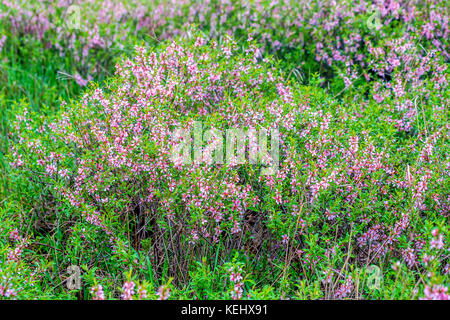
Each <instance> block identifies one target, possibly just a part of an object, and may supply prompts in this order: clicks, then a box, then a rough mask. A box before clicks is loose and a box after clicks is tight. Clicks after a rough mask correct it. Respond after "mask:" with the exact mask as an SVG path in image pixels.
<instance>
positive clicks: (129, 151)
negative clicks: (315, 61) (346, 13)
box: [3, 30, 449, 299]
mask: <svg viewBox="0 0 450 320" xmlns="http://www.w3.org/2000/svg"><path fill="white" fill-rule="evenodd" d="M188 34H189V35H190V36H185V37H183V38H179V39H177V40H173V41H168V42H167V43H164V44H162V45H161V46H160V47H159V48H157V49H148V48H146V47H136V52H135V54H134V56H133V57H132V58H128V59H127V58H125V59H123V60H122V61H121V62H120V63H118V64H117V66H116V71H115V75H114V77H111V78H109V79H108V80H107V82H106V83H105V85H104V86H103V87H100V86H98V85H96V84H92V85H91V86H90V88H89V89H87V90H86V92H85V93H84V95H83V96H82V97H80V99H78V100H74V101H71V102H67V103H66V102H64V103H62V105H61V107H60V108H61V110H60V112H58V113H57V114H54V115H49V116H44V115H42V114H39V113H35V112H33V111H31V110H29V108H27V106H26V105H21V106H19V107H18V109H17V110H15V114H16V120H15V121H14V122H13V123H12V128H13V130H12V133H11V134H10V145H11V148H10V154H9V165H10V168H11V177H10V181H11V184H13V185H11V188H12V189H13V190H14V192H13V193H12V195H11V198H10V199H7V201H6V202H5V204H3V207H4V208H3V211H4V212H5V214H6V212H8V213H9V214H12V215H14V216H16V217H17V218H16V219H15V220H16V222H15V223H16V224H17V225H18V227H17V231H15V232H16V233H14V234H16V236H14V238H17V239H16V240H14V241H12V242H8V244H4V246H5V249H4V250H5V252H7V257H8V258H7V259H6V260H5V261H4V262H3V263H5V264H6V265H7V266H8V265H10V264H12V263H15V262H14V261H21V263H23V264H25V265H28V266H29V268H30V269H33V268H38V265H39V264H36V263H35V262H33V259H32V257H33V252H34V253H38V252H39V253H42V252H47V253H50V252H53V253H52V254H53V255H52V260H51V264H53V265H55V266H57V267H53V268H50V267H49V266H46V265H45V264H44V266H42V262H41V264H40V266H41V268H43V269H44V270H46V277H48V279H55V278H59V277H61V276H62V274H64V273H65V269H66V268H67V266H69V265H78V266H82V267H83V289H82V290H81V291H79V292H78V293H77V294H78V295H79V297H83V298H95V299H103V298H122V299H136V298H161V299H163V298H164V299H165V298H170V297H172V298H177V297H178V298H200V299H207V298H212V297H215V298H235V299H240V298H338V299H343V298H362V297H363V298H405V297H407V298H419V297H425V298H435V297H439V298H446V297H448V296H447V293H446V292H447V287H448V279H449V278H448V272H449V271H448V257H447V255H448V240H449V239H448V226H447V219H448V212H449V211H448V207H449V204H448V202H449V198H448V194H449V190H448V186H449V183H448V170H449V165H448V163H449V162H448V131H447V130H448V125H447V124H446V123H445V121H443V119H446V111H445V108H444V109H436V110H435V112H434V114H433V117H434V118H432V119H431V118H429V116H431V113H428V112H427V114H428V115H429V116H428V117H427V116H424V117H421V118H420V117H416V118H415V123H416V124H415V125H416V126H417V130H420V133H418V134H409V135H408V134H407V135H405V134H403V133H402V130H401V129H402V128H405V127H404V126H399V122H398V121H379V119H385V118H384V117H385V116H386V110H385V109H384V108H379V107H378V104H377V102H376V101H373V100H369V101H366V102H364V105H363V106H364V107H361V105H360V104H358V103H350V102H343V101H342V100H338V99H336V98H335V97H333V96H331V95H329V94H327V93H326V92H325V91H324V90H323V89H320V88H319V87H318V86H302V85H300V84H298V83H295V82H292V83H291V82H289V81H286V80H285V79H286V76H285V74H284V73H283V72H282V71H279V70H280V68H278V67H279V65H278V63H277V62H276V61H275V60H273V59H272V58H270V57H263V55H262V53H261V49H260V48H259V47H258V46H257V45H256V43H255V42H254V41H252V40H250V41H249V42H248V43H247V44H246V49H245V50H239V48H238V46H237V44H236V42H235V41H234V40H233V38H231V37H225V38H224V40H223V41H221V42H217V41H216V40H208V38H206V37H204V36H203V35H202V34H200V33H198V32H196V31H195V30H194V31H191V32H190V33H188ZM436 68H439V66H437V67H436ZM430 74H431V72H430ZM413 79H414V78H413ZM421 79H422V78H420V76H418V78H417V81H421ZM314 81H317V82H319V81H320V80H319V79H318V78H316V80H313V82H312V83H313V84H314ZM398 111H399V112H403V109H400V110H398ZM400 114H402V113H400ZM430 119H431V120H430ZM427 120H428V121H427ZM430 121H431V123H432V125H431V124H430ZM402 125H403V124H402ZM406 125H407V123H406ZM198 126H201V129H202V131H201V132H202V133H203V132H221V133H224V132H226V130H227V129H237V130H242V131H243V132H246V133H248V132H249V131H250V129H257V130H259V131H261V130H263V129H265V130H267V131H268V132H274V130H276V131H277V132H278V135H279V159H278V160H279V167H278V168H277V170H272V171H269V172H267V170H266V169H267V168H266V167H267V163H268V162H267V161H260V162H258V163H249V161H244V162H243V163H242V162H240V161H237V160H236V159H232V161H231V162H226V163H217V162H211V157H210V156H208V155H212V154H213V153H212V152H215V153H214V155H217V153H218V151H217V149H215V148H216V147H217V146H218V145H219V146H220V144H217V143H216V142H217V140H216V138H213V135H211V134H209V135H208V134H206V133H205V134H204V136H203V137H202V138H203V139H201V140H202V141H203V142H202V143H203V144H202V145H201V146H200V151H201V153H200V157H199V158H196V150H194V155H193V156H194V157H193V158H192V159H190V160H191V161H188V162H190V163H186V162H183V161H177V159H178V160H179V158H177V157H175V158H174V157H173V155H174V154H173V150H174V148H175V147H176V146H177V143H178V140H177V136H176V135H174V132H176V130H177V128H183V129H184V130H185V131H187V132H190V133H192V132H195V129H196V128H198ZM406 128H407V129H409V127H406ZM420 128H423V131H422V130H421V129H420ZM399 129H400V130H399ZM399 131H400V132H399ZM406 131H410V130H406ZM188 138H189V141H190V140H192V141H194V140H196V139H198V137H196V136H195V133H194V134H193V135H192V134H189V136H188ZM250 140H251V135H250V134H247V135H245V136H244V138H243V139H242V141H241V142H243V143H242V148H243V154H245V155H247V156H248V155H249V154H251V151H252V150H251V146H252V144H251V143H250V142H251V141H250ZM274 141H275V138H274V136H272V137H271V139H270V141H267V142H269V143H268V144H267V146H266V147H267V148H264V147H263V150H259V151H261V153H263V152H262V151H264V149H267V150H270V148H271V146H272V145H274V143H275V142H274ZM226 143H229V141H228V140H227V141H226ZM211 146H213V147H214V148H213V149H211ZM259 147H260V148H261V146H259ZM212 150H213V151H212ZM214 150H215V151H214ZM197 151H198V150H197ZM267 153H270V152H267ZM261 158H267V159H268V161H269V163H273V162H274V161H275V159H274V158H273V155H272V154H270V155H269V154H267V156H265V155H263V156H262V157H261ZM267 159H266V160H267ZM260 160H261V159H260ZM267 173H268V174H267ZM27 212H29V213H27ZM26 240H28V241H30V245H28V246H26V245H25V242H24V241H26ZM54 247H56V248H58V249H59V250H62V253H60V252H59V251H58V250H56V249H53V250H52V248H54ZM19 253H20V254H19ZM369 265H378V266H379V267H380V268H381V270H382V276H383V279H384V281H383V284H382V286H381V287H379V288H377V289H376V290H373V288H371V287H368V286H365V285H364V284H365V280H366V279H365V276H366V272H365V270H366V268H367V267H368V266H369ZM205 273H207V274H211V277H210V278H208V277H205V276H204V275H205ZM53 281H54V280H53ZM43 282H44V281H43ZM274 283H277V284H278V285H277V286H275V287H274V285H273V284H274ZM190 284H193V286H194V287H195V288H196V290H194V291H192V289H190V288H192V287H191V286H190ZM194 284H195V285H194ZM423 284H425V285H423ZM405 288H406V289H405ZM17 290H18V291H20V288H19V289H17ZM22 290H25V289H23V288H22ZM58 290H60V291H58V292H59V294H63V295H65V294H67V293H66V291H65V290H64V289H63V288H60V289H58ZM3 296H4V297H7V296H6V295H3Z"/></svg>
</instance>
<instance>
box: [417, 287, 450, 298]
mask: <svg viewBox="0 0 450 320" xmlns="http://www.w3.org/2000/svg"><path fill="white" fill-rule="evenodd" d="M447 292H448V288H447V287H445V286H443V285H440V284H434V285H431V286H429V285H425V289H424V292H423V293H424V295H425V296H424V297H422V298H420V299H421V300H450V295H449V294H448V293H447Z"/></svg>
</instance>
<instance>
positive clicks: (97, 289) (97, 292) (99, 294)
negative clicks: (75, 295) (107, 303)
mask: <svg viewBox="0 0 450 320" xmlns="http://www.w3.org/2000/svg"><path fill="white" fill-rule="evenodd" d="M91 295H92V299H93V300H105V293H104V291H103V286H102V285H100V284H99V285H96V286H94V287H92V288H91Z"/></svg>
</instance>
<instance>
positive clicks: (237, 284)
mask: <svg viewBox="0 0 450 320" xmlns="http://www.w3.org/2000/svg"><path fill="white" fill-rule="evenodd" d="M229 273H230V281H231V283H232V284H233V289H232V290H231V298H232V299H233V300H240V299H242V294H243V292H244V290H243V286H244V283H243V281H242V280H243V277H242V269H241V268H239V267H231V268H230V270H229Z"/></svg>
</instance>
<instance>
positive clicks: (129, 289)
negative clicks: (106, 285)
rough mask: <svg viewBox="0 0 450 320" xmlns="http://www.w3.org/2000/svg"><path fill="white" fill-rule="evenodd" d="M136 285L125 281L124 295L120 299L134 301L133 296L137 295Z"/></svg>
mask: <svg viewBox="0 0 450 320" xmlns="http://www.w3.org/2000/svg"><path fill="white" fill-rule="evenodd" d="M135 287H136V284H135V283H134V282H133V281H125V282H124V284H123V286H122V295H121V296H120V298H121V299H122V300H133V295H134V294H135Z"/></svg>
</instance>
